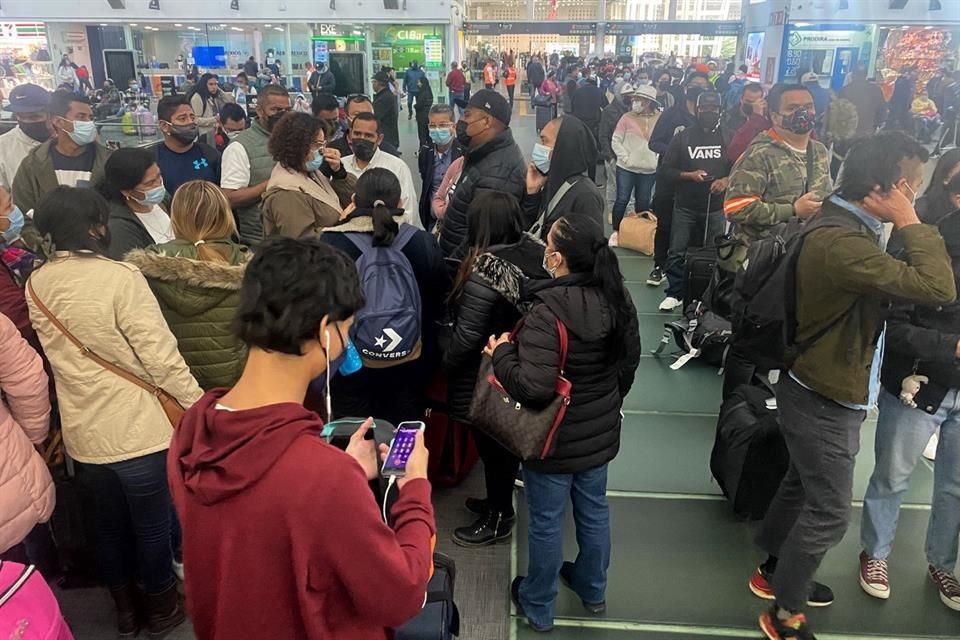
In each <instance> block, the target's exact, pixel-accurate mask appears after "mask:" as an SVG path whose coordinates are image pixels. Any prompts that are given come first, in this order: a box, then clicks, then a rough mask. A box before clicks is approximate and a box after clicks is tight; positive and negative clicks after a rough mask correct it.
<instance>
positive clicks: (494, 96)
mask: <svg viewBox="0 0 960 640" xmlns="http://www.w3.org/2000/svg"><path fill="white" fill-rule="evenodd" d="M467 106H468V107H473V108H474V109H480V110H482V111H486V112H487V113H489V114H490V115H491V116H493V117H494V118H496V119H497V120H499V121H500V122H502V123H503V124H504V126H508V127H509V126H510V104H509V103H508V102H507V99H506V98H504V97H503V96H502V95H500V94H499V93H497V92H496V91H494V90H493V89H481V90H480V91H477V92H476V93H475V94H473V95H472V96H470V102H468V103H467Z"/></svg>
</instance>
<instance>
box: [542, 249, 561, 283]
mask: <svg viewBox="0 0 960 640" xmlns="http://www.w3.org/2000/svg"><path fill="white" fill-rule="evenodd" d="M556 253H557V252H556V251H546V252H544V254H543V263H542V265H543V270H544V271H546V272H547V273H549V274H550V277H551V278H556V277H557V269H558V268H559V266H558V267H554V268H552V269H551V268H550V265H549V264H548V263H547V259H548V258H549V257H550V256H554V255H556Z"/></svg>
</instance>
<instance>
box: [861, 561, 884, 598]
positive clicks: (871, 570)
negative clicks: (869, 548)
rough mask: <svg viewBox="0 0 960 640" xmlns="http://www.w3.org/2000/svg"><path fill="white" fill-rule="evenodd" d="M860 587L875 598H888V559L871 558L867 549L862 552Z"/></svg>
mask: <svg viewBox="0 0 960 640" xmlns="http://www.w3.org/2000/svg"><path fill="white" fill-rule="evenodd" d="M860 588H862V589H863V590H864V591H866V592H867V595H870V596H873V597H874V598H880V599H881V600H886V599H888V598H889V597H890V577H889V573H888V572H887V561H886V560H877V559H876V558H871V557H870V556H869V555H868V554H867V552H866V551H861V552H860Z"/></svg>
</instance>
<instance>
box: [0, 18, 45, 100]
mask: <svg viewBox="0 0 960 640" xmlns="http://www.w3.org/2000/svg"><path fill="white" fill-rule="evenodd" d="M51 58H52V56H51V55H50V49H49V46H48V43H47V27H46V25H45V24H43V23H42V22H0V66H2V71H3V86H2V88H3V92H4V93H5V94H8V93H9V92H10V90H11V89H12V88H13V87H15V86H17V85H19V84H23V83H25V82H31V83H33V84H38V85H40V86H42V87H46V88H47V89H50V90H52V89H53V88H54V85H55V84H56V81H55V79H54V74H53V71H54V63H53V62H52V60H51Z"/></svg>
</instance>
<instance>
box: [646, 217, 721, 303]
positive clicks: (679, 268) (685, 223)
mask: <svg viewBox="0 0 960 640" xmlns="http://www.w3.org/2000/svg"><path fill="white" fill-rule="evenodd" d="M672 218H673V220H672V225H671V227H672V228H671V230H670V249H669V251H668V252H667V266H666V271H667V280H668V281H667V291H666V293H667V295H668V296H673V297H674V298H678V299H680V298H683V294H684V292H685V291H686V289H687V286H686V285H687V270H686V268H685V267H686V261H687V250H688V249H690V248H691V247H701V246H713V244H714V238H715V237H716V236H718V235H720V234H721V233H723V211H722V210H718V211H711V212H709V213H708V212H706V211H693V210H692V209H684V208H683V207H674V209H673V216H672ZM657 222H658V224H659V220H658V221H657ZM704 226H706V229H704ZM704 235H706V237H707V244H703V238H704ZM684 302H685V303H689V302H691V301H690V300H684Z"/></svg>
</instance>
